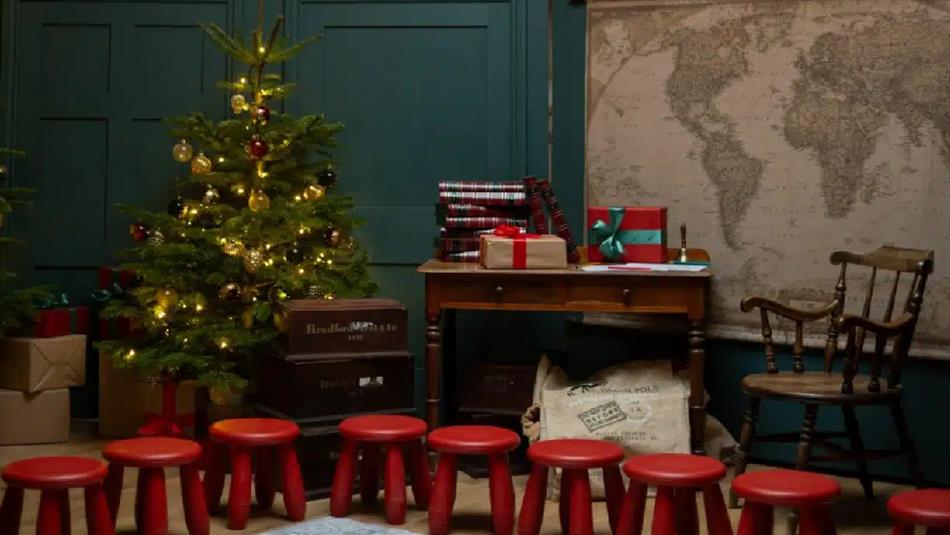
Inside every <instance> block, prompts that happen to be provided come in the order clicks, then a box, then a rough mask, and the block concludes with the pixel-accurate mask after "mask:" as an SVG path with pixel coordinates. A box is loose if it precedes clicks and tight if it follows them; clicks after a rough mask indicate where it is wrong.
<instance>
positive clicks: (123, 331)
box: [92, 267, 135, 340]
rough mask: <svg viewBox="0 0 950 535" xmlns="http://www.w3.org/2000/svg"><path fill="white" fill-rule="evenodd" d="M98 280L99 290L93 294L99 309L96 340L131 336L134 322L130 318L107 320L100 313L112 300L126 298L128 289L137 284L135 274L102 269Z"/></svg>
mask: <svg viewBox="0 0 950 535" xmlns="http://www.w3.org/2000/svg"><path fill="white" fill-rule="evenodd" d="M98 279H99V289H98V290H96V291H94V292H92V300H93V301H94V302H95V303H96V309H97V314H96V316H97V318H96V332H95V333H94V336H95V340H115V339H118V338H126V337H128V336H131V335H132V334H133V333H132V321H131V320H130V319H129V318H105V317H102V315H101V314H98V312H99V311H100V310H101V309H102V308H103V307H104V306H105V305H106V304H107V303H108V302H109V301H111V300H112V299H125V298H126V294H127V292H128V289H129V288H130V287H131V286H132V285H133V284H134V283H135V274H134V273H132V271H130V270H127V269H119V268H113V267H101V268H99V272H98Z"/></svg>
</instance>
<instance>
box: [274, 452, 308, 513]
mask: <svg viewBox="0 0 950 535" xmlns="http://www.w3.org/2000/svg"><path fill="white" fill-rule="evenodd" d="M277 457H278V458H279V460H280V473H281V476H282V477H281V480H282V481H283V482H284V487H283V488H282V489H281V490H282V491H283V494H284V508H285V509H287V518H289V519H291V520H295V521H300V520H303V519H304V517H305V516H307V498H306V497H305V496H304V493H303V476H302V475H301V473H300V461H298V460H297V446H296V445H295V444H294V443H293V442H289V443H287V444H281V445H279V446H277Z"/></svg>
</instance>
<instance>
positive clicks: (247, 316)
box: [241, 307, 254, 329]
mask: <svg viewBox="0 0 950 535" xmlns="http://www.w3.org/2000/svg"><path fill="white" fill-rule="evenodd" d="M241 323H242V324H244V328H245V329H250V328H252V327H254V309H253V308H251V307H247V308H246V309H244V312H243V313H242V314H241Z"/></svg>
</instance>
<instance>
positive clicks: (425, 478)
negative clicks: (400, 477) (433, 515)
mask: <svg viewBox="0 0 950 535" xmlns="http://www.w3.org/2000/svg"><path fill="white" fill-rule="evenodd" d="M409 468H410V470H412V497H413V499H414V500H415V502H416V507H418V508H419V509H421V510H423V511H425V510H427V509H429V498H430V494H431V493H432V473H431V472H429V459H428V456H427V455H426V448H425V446H423V444H422V441H421V440H414V441H412V442H410V443H409Z"/></svg>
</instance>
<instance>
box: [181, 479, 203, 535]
mask: <svg viewBox="0 0 950 535" xmlns="http://www.w3.org/2000/svg"><path fill="white" fill-rule="evenodd" d="M178 473H179V475H180V477H181V501H182V505H183V506H184V509H185V524H186V525H187V526H188V533H189V534H190V535H208V533H209V531H210V530H211V525H210V519H209V518H208V505H207V504H206V503H205V493H204V489H202V488H201V479H200V478H199V477H198V467H197V466H196V465H195V464H188V465H184V466H182V467H181V468H179V469H178Z"/></svg>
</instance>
